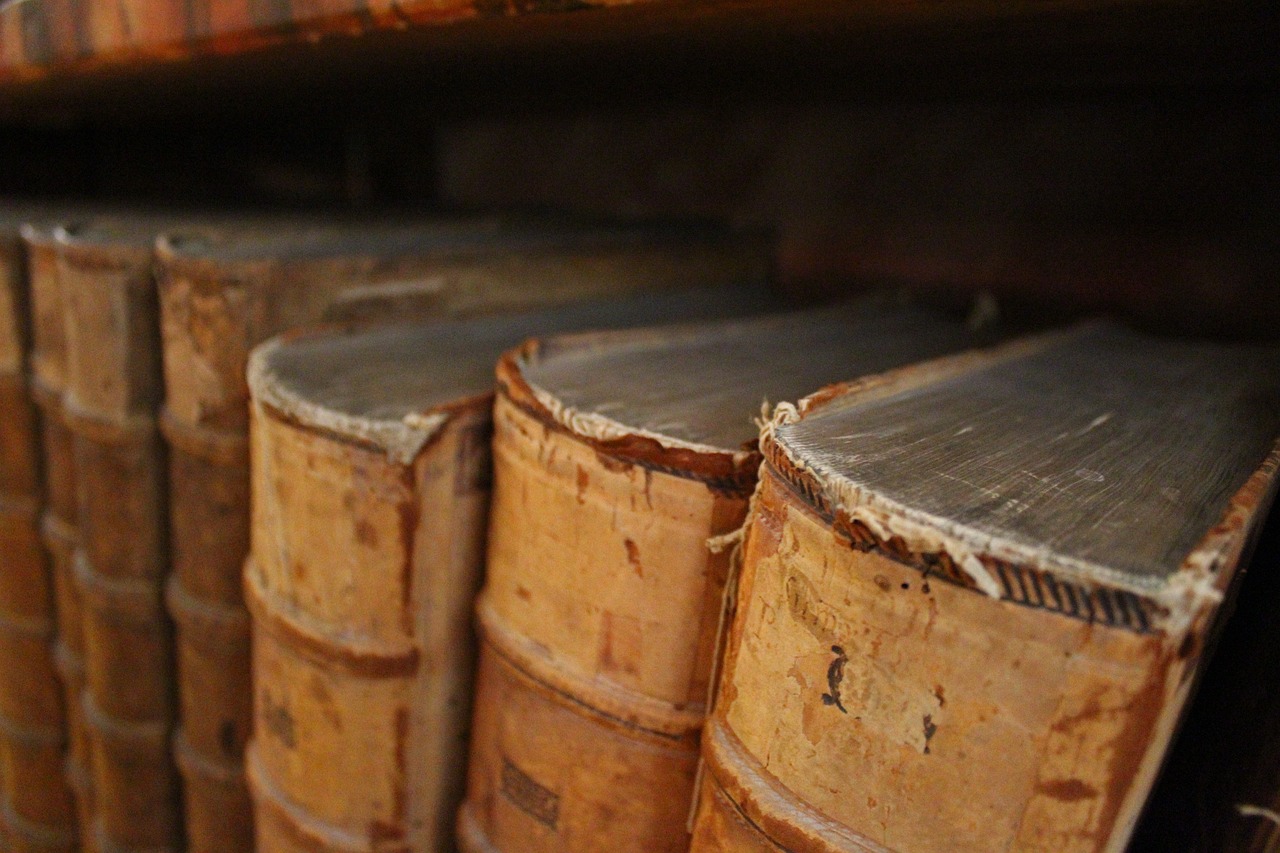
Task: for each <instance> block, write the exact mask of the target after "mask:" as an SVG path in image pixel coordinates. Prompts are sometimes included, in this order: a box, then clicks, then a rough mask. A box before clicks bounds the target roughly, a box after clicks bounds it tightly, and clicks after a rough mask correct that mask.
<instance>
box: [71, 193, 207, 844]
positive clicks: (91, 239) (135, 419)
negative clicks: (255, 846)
mask: <svg viewBox="0 0 1280 853" xmlns="http://www.w3.org/2000/svg"><path fill="white" fill-rule="evenodd" d="M166 222H167V220H165V219H164V218H160V219H155V218H152V217H114V218H103V219H97V220H92V221H89V222H87V223H85V224H81V225H74V226H67V227H63V228H60V229H58V231H57V235H56V238H57V273H58V277H59V281H60V288H61V292H62V303H63V305H62V307H63V312H64V317H65V333H66V347H67V350H66V352H67V359H66V392H65V394H64V396H63V416H64V419H65V423H66V425H67V428H68V429H69V431H70V433H71V450H72V459H73V465H74V469H75V491H76V503H77V513H76V518H77V527H78V537H77V547H76V549H75V554H74V558H73V568H72V571H73V577H74V584H75V587H76V592H77V593H78V597H79V602H80V616H81V620H82V631H83V640H82V641H83V646H84V651H85V661H84V671H85V689H84V691H83V693H82V695H81V697H80V708H81V713H82V714H83V718H84V723H85V726H86V730H87V733H88V741H89V754H90V766H91V773H92V780H93V791H94V805H93V811H94V826H93V833H94V835H95V837H96V839H97V844H98V847H99V849H103V850H139V851H141V850H147V851H156V850H177V849H179V847H180V845H181V841H182V829H181V806H180V799H179V795H180V792H179V786H178V778H177V773H176V771H175V769H174V767H173V764H172V759H171V755H170V749H169V737H170V733H171V731H172V726H173V719H174V705H173V699H172V694H173V689H174V677H173V652H172V636H171V634H172V632H171V629H170V626H169V621H168V617H167V615H166V614H165V612H164V607H163V601H162V590H163V581H164V579H165V576H166V575H167V574H168V569H169V558H168V544H167V535H166V526H167V505H166V500H165V492H166V466H165V456H164V445H163V443H162V441H161V438H160V434H159V431H158V429H157V426H156V415H157V413H158V411H159V407H160V400H161V394H162V388H163V386H162V382H161V365H160V324H159V312H158V304H157V297H156V288H155V282H154V279H153V277H152V272H151V268H152V265H151V259H152V247H153V245H154V242H155V237H156V234H157V232H158V231H159V230H160V229H161V228H163V227H164V226H165V225H166Z"/></svg>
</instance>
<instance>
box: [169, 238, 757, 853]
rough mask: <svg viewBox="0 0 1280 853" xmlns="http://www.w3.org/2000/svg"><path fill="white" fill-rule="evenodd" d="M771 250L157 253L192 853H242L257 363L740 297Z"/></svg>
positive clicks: (448, 245) (572, 245) (350, 245)
mask: <svg viewBox="0 0 1280 853" xmlns="http://www.w3.org/2000/svg"><path fill="white" fill-rule="evenodd" d="M769 252H770V247H769V245H768V243H767V241H762V240H760V239H759V238H758V237H755V236H747V235H739V234H729V233H726V232H723V231H720V230H714V229H683V228H668V227H601V226H599V225H575V224H570V223H557V224H530V223H513V222H502V221H496V220H470V221H458V222H436V223H419V224H416V225H402V226H385V225H362V226H354V225H353V226H348V227H344V228H325V227H311V228H302V229H299V228H292V229H290V228H277V229H274V230H268V229H249V230H240V231H237V232H223V233H212V232H207V233H202V234H198V235H197V234H193V235H173V236H172V237H170V238H169V239H166V240H163V241H162V242H161V243H160V246H159V251H158V275H159V279H160V287H161V305H162V324H163V330H164V348H165V353H164V363H165V376H166V394H167V399H166V404H165V405H166V409H165V414H164V418H163V429H164V431H165V435H166V437H167V438H168V440H169V445H170V483H171V488H172V492H171V528H170V529H171V534H172V544H173V549H174V569H175V571H174V578H173V581H172V583H171V585H170V588H169V591H168V600H169V608H170V612H171V613H172V614H173V617H174V620H175V623H176V625H177V630H178V654H179V669H180V672H181V677H180V694H181V696H180V698H181V730H180V733H179V735H178V739H177V742H176V748H177V753H178V763H179V766H180V768H181V769H182V772H183V775H184V780H185V790H186V796H187V829H188V836H189V840H190V844H191V848H192V849H193V850H196V851H219V853H225V851H232V850H248V849H251V847H250V845H251V843H252V842H251V838H252V835H251V833H252V822H251V818H250V805H249V799H248V794H247V791H246V789H245V785H244V781H243V772H242V755H243V749H244V743H245V740H246V739H247V737H248V735H249V731H250V722H251V719H252V707H251V693H250V678H249V628H248V614H247V612H246V610H245V607H244V602H243V598H242V592H241V570H242V564H243V562H244V558H245V557H246V556H247V554H248V549H249V495H248V490H249V467H248V388H247V386H246V384H245V378H244V376H245V366H246V361H247V357H248V352H249V350H250V348H251V347H252V346H254V345H255V344H257V343H260V342H261V341H263V340H265V339H267V338H268V337H270V336H272V335H274V334H277V333H279V332H282V331H284V330H285V329H288V328H291V327H295V326H299V325H306V324H308V323H314V322H316V321H319V320H325V319H330V320H340V319H349V318H361V317H364V318H368V317H378V316H397V315H404V314H407V313H415V314H437V315H455V316H456V315H468V314H479V313H492V312H495V311H505V310H515V309H521V308H533V307H537V306H544V305H549V304H554V303H560V302H565V301H567V300H570V299H579V298H584V297H588V296H590V295H592V294H599V295H604V294H610V295H615V296H621V295H625V294H627V293H634V292H638V291H652V290H658V289H663V288H673V287H692V286H698V285H711V284H746V283H751V282H760V281H762V280H763V279H764V278H765V276H766V275H767V272H768V267H769Z"/></svg>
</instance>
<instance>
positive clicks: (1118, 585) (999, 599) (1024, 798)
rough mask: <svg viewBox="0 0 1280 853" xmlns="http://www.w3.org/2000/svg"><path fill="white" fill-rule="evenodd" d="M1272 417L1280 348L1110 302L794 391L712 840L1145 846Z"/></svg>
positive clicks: (748, 597)
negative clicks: (1125, 312) (1154, 797)
mask: <svg viewBox="0 0 1280 853" xmlns="http://www.w3.org/2000/svg"><path fill="white" fill-rule="evenodd" d="M1277 436H1280V348H1276V347H1263V346H1244V345H1238V346H1229V345H1224V344H1208V343H1199V342H1186V341H1176V340H1168V339H1158V338H1154V337H1148V336H1145V335H1141V334H1137V333H1134V332H1129V331H1126V330H1124V329H1121V328H1119V327H1116V326H1110V325H1105V324H1096V325H1088V326H1084V327H1078V328H1076V329H1072V330H1069V331H1066V332H1061V333H1057V334H1054V335H1047V336H1042V337H1038V338H1033V339H1029V340H1024V341H1022V342H1019V343H1017V344H1013V345H1010V346H1007V347H1004V348H998V349H995V350H991V351H987V352H985V353H981V354H979V355H976V356H969V357H957V358H953V359H948V360H939V361H936V362H932V363H930V364H928V365H924V366H920V367H916V368H908V369H904V370H901V371H897V372H891V373H888V374H886V375H883V376H880V377H877V378H874V379H872V380H868V381H863V382H853V383H849V384H846V385H842V386H836V387H832V388H828V389H826V390H825V391H822V392H819V393H817V394H815V395H813V396H811V397H809V398H807V399H806V400H804V401H802V402H801V403H800V405H799V406H798V407H784V408H781V409H780V410H779V411H778V412H776V413H775V415H774V417H773V419H772V420H771V421H770V423H769V424H768V425H767V427H766V428H765V430H764V433H763V436H762V439H761V448H762V451H763V454H764V457H765V463H764V466H763V469H762V473H761V482H760V489H759V491H758V492H757V493H756V496H755V500H754V508H753V512H752V515H751V518H750V520H749V522H748V529H747V534H746V544H745V551H744V557H743V565H742V572H741V578H740V584H739V590H738V603H737V614H736V617H735V619H734V621H733V625H732V629H731V631H730V633H729V638H728V641H727V644H726V654H725V660H724V664H723V666H724V669H723V676H722V680H721V682H720V688H719V691H718V694H717V696H718V699H717V702H716V705H715V708H714V710H713V712H712V715H711V718H710V722H709V723H708V725H707V731H706V735H705V738H704V741H703V757H704V761H705V768H706V772H705V774H704V777H703V778H704V781H703V785H702V788H701V793H700V806H699V814H698V817H697V822H696V826H695V831H694V843H693V848H692V849H693V850H694V851H698V853H703V851H709V850H727V849H731V850H735V851H747V850H750V851H765V850H768V851H775V850H778V849H786V850H793V851H798V852H799V851H806V853H807V851H823V853H830V851H852V850H858V851H865V850H912V851H922V853H925V851H934V850H936V851H978V850H983V851H986V850H1015V849H1016V850H1038V851H1054V853H1073V851H1102V850H1105V851H1120V850H1123V849H1124V848H1125V845H1126V842H1127V840H1128V838H1129V836H1130V834H1131V832H1132V829H1133V826H1134V822H1135V821H1136V819H1137V816H1138V813H1139V810H1140V809H1141V807H1142V804H1143V801H1144V799H1145V798H1146V795H1147V793H1148V791H1149V790H1150V787H1151V785H1152V782H1153V779H1154V777H1155V774H1156V772H1157V770H1158V768H1159V766H1160V763H1161V760H1162V757H1163V754H1164V752H1165V749H1166V746H1167V744H1168V742H1169V739H1170V737H1171V736H1172V733H1173V730H1174V727H1175V725H1176V723H1177V720H1178V717H1179V712H1180V709H1181V708H1182V707H1183V705H1184V703H1185V702H1186V700H1187V696H1188V694H1189V692H1190V691H1191V688H1192V685H1193V684H1194V682H1195V673H1196V670H1197V668H1198V664H1199V661H1200V660H1201V658H1202V655H1203V651H1204V643H1205V640H1206V637H1207V636H1208V634H1209V632H1210V631H1211V630H1212V626H1213V624H1214V621H1215V616H1216V614H1217V612H1218V609H1219V604H1220V602H1221V601H1222V600H1223V598H1224V595H1226V594H1227V593H1228V591H1229V589H1230V587H1231V586H1232V584H1233V582H1234V580H1235V579H1236V577H1237V566H1238V558H1239V556H1240V554H1241V553H1242V551H1243V550H1244V549H1245V548H1246V547H1247V546H1248V543H1249V540H1250V539H1251V537H1252V536H1253V534H1254V533H1255V532H1256V530H1257V529H1258V527H1259V522H1260V520H1261V519H1262V517H1264V516H1265V513H1266V508H1267V506H1268V504H1269V503H1270V501H1271V499H1272V495H1273V494H1274V491H1275V486H1276V468H1277V464H1280V447H1278V445H1277Z"/></svg>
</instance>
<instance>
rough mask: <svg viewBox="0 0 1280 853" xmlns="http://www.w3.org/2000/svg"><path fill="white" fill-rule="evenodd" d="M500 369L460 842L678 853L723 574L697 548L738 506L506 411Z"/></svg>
mask: <svg viewBox="0 0 1280 853" xmlns="http://www.w3.org/2000/svg"><path fill="white" fill-rule="evenodd" d="M506 364H507V362H506V360H504V366H502V367H500V368H499V387H500V392H499V396H498V400H497V404H496V406H495V411H494V422H495V435H494V468H495V471H494V473H495V482H494V500H493V508H492V515H491V522H490V533H489V552H488V579H487V581H486V585H485V589H484V592H483V593H482V594H481V598H480V602H479V604H478V609H479V613H480V633H481V638H482V641H483V644H482V651H481V667H480V680H479V683H478V687H477V691H478V695H479V696H480V697H481V698H480V700H479V701H478V702H477V707H476V715H475V721H474V724H473V734H472V756H471V767H470V775H469V780H468V792H467V802H466V804H465V805H464V807H463V811H462V814H461V816H460V818H459V825H460V827H461V829H462V831H463V837H465V838H470V839H472V840H471V841H469V842H467V843H468V845H469V849H473V850H482V849H486V847H492V848H493V849H497V850H503V851H516V850H521V851H565V852H566V853H568V851H589V850H602V849H608V850H622V851H625V850H634V851H666V850H671V851H677V850H679V851H683V850H684V849H685V848H686V847H687V845H688V841H689V838H688V835H687V833H686V829H685V823H686V816H687V814H688V809H689V802H690V798H691V796H692V789H693V777H694V770H695V767H696V763H697V741H698V736H699V731H700V729H701V725H702V721H703V707H704V703H705V700H706V693H707V684H708V679H709V677H710V672H711V663H712V656H713V652H714V648H715V640H716V633H717V629H718V625H719V614H720V610H721V597H722V594H723V585H724V583H725V579H726V575H727V571H728V561H729V555H728V553H720V554H713V553H712V552H711V551H710V550H709V549H708V547H707V539H708V538H710V537H712V536H717V535H721V534H724V533H727V532H729V531H731V530H734V529H736V527H737V526H738V525H739V524H740V523H741V520H742V518H743V516H744V514H745V513H746V507H747V494H746V492H745V491H738V490H724V489H720V488H713V487H710V486H709V485H708V484H707V483H705V482H702V481H700V480H698V479H693V478H688V477H683V476H678V475H675V474H671V473H666V472H664V471H662V470H655V469H654V468H650V467H647V466H646V465H644V464H641V463H640V462H638V461H635V460H631V461H624V460H623V459H621V458H616V457H613V456H610V455H609V454H608V453H607V451H605V450H603V449H601V448H600V447H598V446H595V445H593V444H592V443H590V442H588V441H587V440H585V439H583V438H582V437H580V436H577V435H576V434H571V433H569V432H567V431H565V430H563V429H562V428H559V427H558V426H555V425H554V424H553V422H552V421H551V420H550V419H549V418H548V417H546V415H545V413H543V412H538V411H535V410H530V409H527V408H525V407H522V406H521V405H517V403H516V402H515V400H514V398H512V397H511V396H510V394H509V389H510V388H511V387H512V381H513V380H514V377H513V375H512V374H511V373H510V371H509V369H507V368H506ZM529 721H538V723H537V724H533V723H530V722H529ZM542 732H555V737H546V736H543V735H542V734H540V733H542Z"/></svg>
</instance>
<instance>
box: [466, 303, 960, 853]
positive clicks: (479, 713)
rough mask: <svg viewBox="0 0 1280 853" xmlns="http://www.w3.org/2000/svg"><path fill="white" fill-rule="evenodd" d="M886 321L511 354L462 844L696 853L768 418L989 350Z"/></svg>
mask: <svg viewBox="0 0 1280 853" xmlns="http://www.w3.org/2000/svg"><path fill="white" fill-rule="evenodd" d="M978 339H979V338H977V337H976V336H975V335H973V334H971V333H970V332H968V331H967V330H966V328H965V326H964V325H963V323H961V322H960V321H959V319H957V318H951V317H947V316H945V315H942V314H940V313H936V312H928V311H924V310H918V309H912V308H903V307H896V306H887V305H886V306H882V305H872V304H864V305H855V306H852V307H850V308H847V309H836V310H829V311H820V312H811V313H801V314H795V315H790V316H781V317H777V316H775V317H767V318H761V319H749V320H742V321H735V322H728V323H719V324H710V325H701V326H692V327H679V328H674V329H666V330H652V331H638V332H616V333H599V334H589V335H583V336H578V337H569V338H550V339H546V340H542V339H539V340H535V341H533V342H531V343H529V344H528V345H527V346H525V347H524V348H522V349H520V350H517V351H513V352H511V353H509V354H507V355H506V356H504V357H503V359H502V361H501V362H500V363H499V366H498V389H499V390H498V398H497V403H496V406H495V411H494V424H495V434H494V499H493V508H492V513H491V520H490V528H489V545H488V578H487V581H486V583H485V587H484V591H483V592H482V594H481V596H480V599H479V602H478V604H477V612H478V617H479V625H480V632H481V638H482V650H481V659H480V667H479V673H478V682H477V700H476V711H475V723H474V728H473V735H472V745H471V758H470V773H469V781H468V790H467V798H466V802H465V804H464V805H463V807H462V810H461V813H460V815H459V820H458V830H459V843H460V845H461V846H462V848H463V849H464V850H466V851H469V853H481V852H482V851H492V850H500V851H506V853H515V851H547V853H551V851H556V853H571V851H572V852H573V853H576V852H577V851H581V852H582V853H587V851H595V850H614V851H636V853H640V852H641V851H645V852H646V853H655V851H673V853H675V851H684V850H685V849H687V847H688V844H689V837H688V834H687V832H686V829H685V822H686V816H687V814H688V810H689V802H690V797H691V792H692V789H693V782H694V776H695V769H696V765H697V759H698V738H699V734H700V731H701V727H702V722H703V718H704V714H705V702H706V698H707V691H708V684H709V680H710V678H711V674H712V671H713V668H714V661H715V654H716V648H717V646H716V641H717V636H718V628H719V625H720V618H721V602H722V598H723V595H724V587H725V582H726V579H727V575H728V571H729V558H730V554H729V551H728V550H727V549H720V550H716V549H712V548H709V547H708V540H709V539H712V538H714V537H718V536H724V535H725V534H729V533H731V532H732V531H734V530H736V529H737V528H738V527H739V526H740V525H741V523H742V521H743V517H744V515H745V513H746V511H747V506H748V498H749V497H750V494H751V491H752V488H753V486H754V482H755V471H756V468H757V467H758V463H759V456H758V455H757V454H756V452H755V448H754V442H755V435H756V426H755V425H754V423H753V418H758V417H760V414H761V407H762V405H767V403H768V402H770V401H778V400H785V399H788V398H793V397H796V396H798V395H800V394H803V393H805V391H804V390H803V389H810V388H815V387H818V386H821V385H823V384H824V383H826V382H828V381H829V380H831V379H834V378H835V377H837V376H848V375H850V374H851V373H852V374H853V375H858V374H860V373H863V372H874V371H878V370H883V369H886V368H889V367H894V366H898V365H901V364H905V363H909V362H911V361H914V360H916V359H919V358H925V357H929V356H932V355H937V354H940V353H943V352H947V351H950V350H954V349H957V348H961V347H964V346H966V345H972V344H973V343H974V342H975V341H977V340H978Z"/></svg>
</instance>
